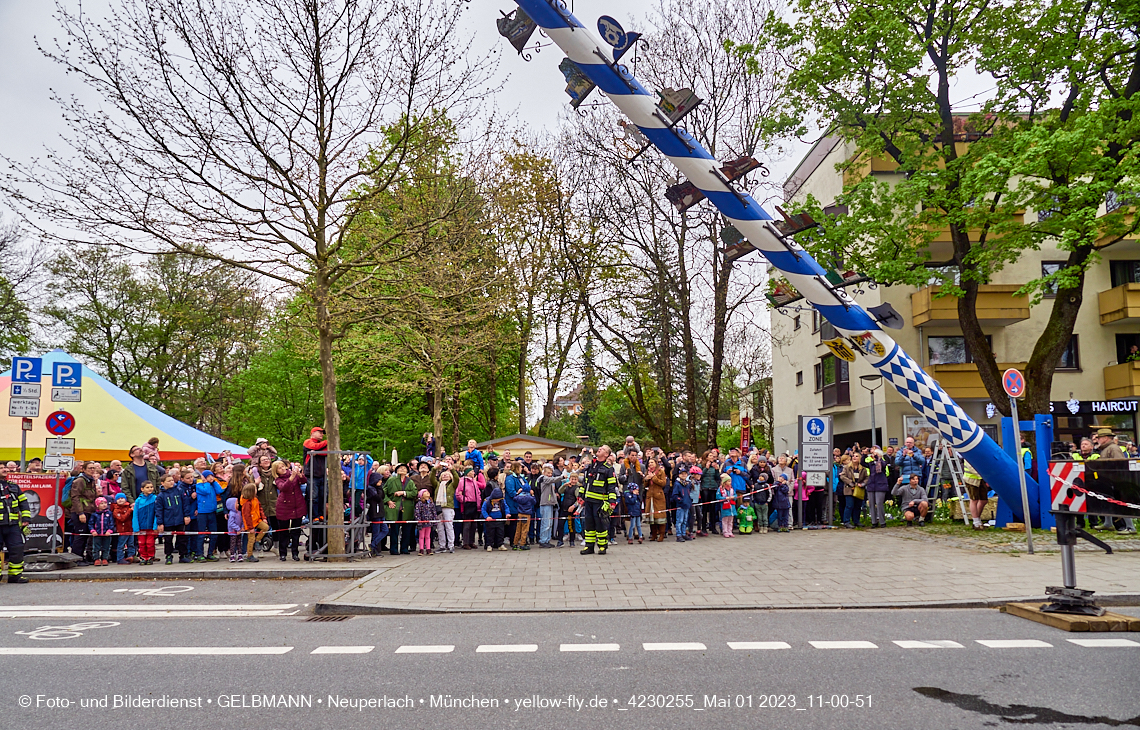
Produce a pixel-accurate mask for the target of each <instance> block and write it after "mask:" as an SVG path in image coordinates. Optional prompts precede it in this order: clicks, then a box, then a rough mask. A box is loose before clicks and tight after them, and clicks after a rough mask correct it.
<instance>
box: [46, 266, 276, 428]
mask: <svg viewBox="0 0 1140 730" xmlns="http://www.w3.org/2000/svg"><path fill="white" fill-rule="evenodd" d="M48 271H49V272H50V273H51V275H52V278H51V280H50V281H49V283H48V294H49V297H50V301H51V303H50V304H48V305H47V306H45V307H44V308H43V310H42V315H43V318H44V320H45V328H44V329H45V331H46V332H47V335H46V337H47V338H48V339H49V342H50V344H52V345H57V346H59V347H62V348H63V349H64V350H66V351H67V352H68V353H70V354H72V355H73V356H75V357H77V358H78V359H80V360H82V361H83V362H85V363H87V364H89V365H90V366H91V367H93V368H94V369H95V370H96V371H97V372H99V373H100V374H102V375H103V376H104V377H106V378H107V379H108V380H109V381H111V382H112V383H114V384H115V385H117V386H119V387H120V388H122V389H123V390H125V391H127V392H128V393H130V394H131V395H133V396H135V397H136V398H139V399H140V400H142V401H144V402H145V403H148V404H150V405H152V406H154V407H155V408H157V409H159V410H161V411H163V412H164V413H167V414H168V415H170V416H173V417H174V418H177V419H179V420H181V421H184V422H186V423H189V424H191V425H193V426H195V427H197V428H200V429H203V430H205V431H208V432H210V433H213V434H215V435H222V434H223V433H224V432H225V431H226V425H225V414H226V413H227V412H228V411H229V408H230V401H231V399H232V398H233V397H235V393H234V391H233V388H232V382H233V380H234V378H235V377H236V376H237V375H238V374H239V373H241V372H242V371H243V370H244V369H245V368H246V366H247V365H248V364H249V362H250V358H251V356H252V354H253V352H254V351H255V350H257V349H258V346H259V340H260V337H261V333H262V328H263V327H264V324H265V308H264V303H263V294H262V292H261V291H260V290H259V289H258V288H257V287H256V285H255V281H254V280H253V279H252V278H251V277H250V276H249V275H248V274H246V273H245V272H243V271H241V270H240V269H235V268H233V267H229V266H225V265H222V264H219V263H217V262H213V261H209V260H208V259H205V258H200V257H198V256H194V255H190V254H179V253H170V254H167V255H165V256H154V257H150V258H147V259H145V260H143V261H142V262H141V263H138V262H135V261H132V260H131V259H130V257H128V256H125V255H123V254H121V253H117V252H115V251H114V250H112V249H108V248H102V247H88V248H79V249H71V250H63V251H62V252H60V253H59V254H58V255H57V256H56V257H55V258H54V259H52V260H51V261H50V262H49V264H48Z"/></svg>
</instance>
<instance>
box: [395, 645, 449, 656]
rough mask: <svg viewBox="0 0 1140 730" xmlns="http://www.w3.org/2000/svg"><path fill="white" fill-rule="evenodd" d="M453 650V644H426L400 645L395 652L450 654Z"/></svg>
mask: <svg viewBox="0 0 1140 730" xmlns="http://www.w3.org/2000/svg"><path fill="white" fill-rule="evenodd" d="M453 651H455V645H454V644H428V645H425V646H401V647H400V648H399V649H397V650H396V653H397V654H450V653H451V652H453Z"/></svg>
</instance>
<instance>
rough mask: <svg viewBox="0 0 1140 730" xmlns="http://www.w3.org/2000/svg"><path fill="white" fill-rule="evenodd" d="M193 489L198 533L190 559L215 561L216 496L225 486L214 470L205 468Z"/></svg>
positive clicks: (216, 545) (216, 544) (197, 561)
mask: <svg viewBox="0 0 1140 730" xmlns="http://www.w3.org/2000/svg"><path fill="white" fill-rule="evenodd" d="M194 491H195V493H196V494H197V507H198V517H197V521H196V524H197V527H198V530H197V531H198V534H197V535H195V536H194V540H193V547H192V548H191V550H190V552H192V553H193V554H194V557H193V558H191V559H192V560H193V561H194V562H196V563H201V562H206V561H208V562H211V563H216V562H217V561H218V558H217V557H216V556H215V555H214V551H215V550H217V548H218V536H217V535H216V534H214V533H216V532H217V531H218V519H217V514H218V497H219V496H220V495H221V494H222V492H224V491H226V488H225V487H223V486H222V485H221V483H219V482H218V479H217V477H215V476H214V472H212V471H210V470H209V469H205V470H203V471H202V479H201V481H199V482H198V483H197V484H195V485H194Z"/></svg>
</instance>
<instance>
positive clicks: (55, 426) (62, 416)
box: [47, 411, 75, 436]
mask: <svg viewBox="0 0 1140 730" xmlns="http://www.w3.org/2000/svg"><path fill="white" fill-rule="evenodd" d="M47 430H48V433H50V434H52V435H53V436H66V435H67V434H69V433H71V432H72V431H73V430H75V416H73V415H71V414H70V413H68V412H67V411H56V412H55V413H52V414H51V415H49V416H48V417H47Z"/></svg>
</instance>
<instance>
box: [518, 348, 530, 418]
mask: <svg viewBox="0 0 1140 730" xmlns="http://www.w3.org/2000/svg"><path fill="white" fill-rule="evenodd" d="M527 339H528V338H521V337H520V338H519V359H518V363H517V366H518V367H517V369H518V372H517V373H516V375H518V379H519V383H518V385H519V392H518V397H519V430H518V433H526V356H527V351H528V350H529V349H530V348H529V347H528V344H527Z"/></svg>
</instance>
